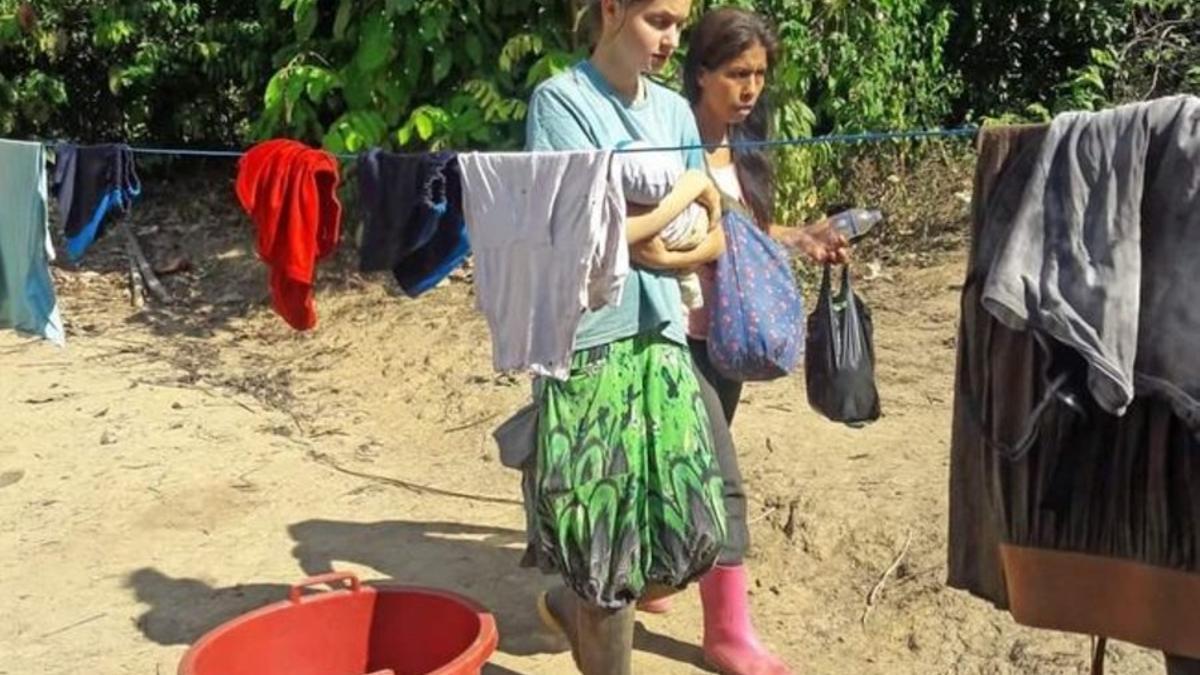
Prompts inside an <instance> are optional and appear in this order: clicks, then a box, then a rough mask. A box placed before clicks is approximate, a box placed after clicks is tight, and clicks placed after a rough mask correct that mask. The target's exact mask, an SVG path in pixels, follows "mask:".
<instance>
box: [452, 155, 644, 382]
mask: <svg viewBox="0 0 1200 675" xmlns="http://www.w3.org/2000/svg"><path fill="white" fill-rule="evenodd" d="M458 162H459V168H460V171H461V174H462V183H463V210H464V215H465V217H466V221H467V229H468V233H469V237H470V240H471V248H472V249H473V250H474V251H475V293H476V304H477V305H478V307H479V309H480V310H482V311H483V314H484V316H485V317H486V318H487V321H488V328H489V329H490V332H491V335H492V359H493V364H494V366H495V368H496V370H501V371H509V370H529V371H530V372H532V373H534V374H536V375H541V376H545V377H553V378H556V379H560V380H565V379H567V377H568V376H569V375H570V362H571V355H572V354H573V352H574V350H575V334H576V330H577V329H578V327H579V323H580V321H581V320H582V319H583V314H584V311H585V310H586V311H595V310H597V309H600V308H602V307H607V306H616V305H620V303H621V297H622V294H623V293H624V286H625V280H626V277H628V276H629V250H628V244H627V242H626V239H625V195H624V192H623V190H622V187H621V180H620V178H619V176H618V174H617V172H616V166H615V164H614V162H613V153H612V151H611V150H583V151H575V152H534V153H527V152H520V153H474V152H471V153H464V154H461V155H459V156H458Z"/></svg>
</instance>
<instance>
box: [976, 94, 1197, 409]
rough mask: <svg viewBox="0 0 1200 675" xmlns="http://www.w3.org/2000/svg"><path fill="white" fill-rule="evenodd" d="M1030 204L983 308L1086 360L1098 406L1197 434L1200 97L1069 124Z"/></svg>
mask: <svg viewBox="0 0 1200 675" xmlns="http://www.w3.org/2000/svg"><path fill="white" fill-rule="evenodd" d="M1021 202H1022V203H1021V205H1020V208H1019V210H1018V212H1017V216H1016V217H1015V218H1014V219H1013V223H1012V229H1011V231H1010V232H1009V234H1008V237H1007V242H1006V244H1005V245H1004V246H1003V248H1002V249H1001V250H1000V252H999V255H998V256H997V257H996V259H995V261H994V262H993V263H992V267H991V270H990V273H989V275H988V279H987V283H986V286H985V288H984V294H983V300H982V302H983V305H984V307H986V308H987V310H988V311H990V312H991V313H992V314H993V315H995V316H996V317H997V318H998V319H999V320H1000V321H1002V322H1004V323H1005V324H1006V325H1008V326H1010V327H1012V328H1014V329H1016V330H1025V329H1027V328H1030V329H1036V330H1041V331H1044V332H1045V333H1047V334H1049V335H1050V336H1052V337H1053V338H1055V339H1056V340H1058V341H1059V342H1061V343H1063V344H1064V345H1066V346H1068V347H1071V348H1072V349H1074V350H1076V351H1078V352H1079V354H1081V355H1082V356H1083V357H1084V358H1085V359H1086V361H1087V363H1088V387H1089V389H1090V390H1091V392H1092V395H1093V396H1094V397H1095V399H1096V402H1097V403H1098V404H1099V405H1100V406H1101V407H1102V408H1103V409H1105V410H1107V411H1109V412H1111V413H1113V414H1117V415H1120V414H1122V413H1123V412H1124V411H1125V408H1126V406H1128V405H1129V403H1130V401H1132V399H1133V396H1134V395H1135V394H1147V395H1157V396H1162V397H1164V398H1166V399H1167V400H1169V401H1170V403H1171V405H1172V407H1173V409H1174V411H1175V412H1176V414H1177V415H1179V416H1180V417H1181V418H1182V419H1184V420H1185V421H1187V423H1188V424H1189V425H1190V426H1192V428H1193V429H1200V400H1198V399H1200V358H1197V353H1200V274H1198V273H1197V271H1198V270H1200V99H1198V98H1195V97H1191V96H1177V97H1172V98H1165V99H1160V100H1157V101H1153V102H1149V103H1138V104H1132V105H1127V106H1122V107H1119V108H1116V109H1114V110H1109V111H1105V112H1101V113H1069V114H1065V115H1060V116H1059V117H1057V118H1055V120H1054V122H1053V124H1052V125H1051V128H1050V131H1049V133H1048V135H1047V137H1046V140H1045V141H1044V143H1043V146H1042V149H1041V156H1040V158H1039V160H1038V164H1037V167H1036V169H1035V173H1034V178H1033V179H1032V180H1031V181H1030V183H1029V187H1028V188H1027V189H1026V192H1025V194H1024V195H1023V197H1022V200H1021Z"/></svg>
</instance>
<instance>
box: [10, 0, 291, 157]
mask: <svg viewBox="0 0 1200 675" xmlns="http://www.w3.org/2000/svg"><path fill="white" fill-rule="evenodd" d="M262 9H264V6H263V5H262V4H261V3H256V2H245V1H238V0H224V1H223V2H208V3H200V2H192V1H189V0H151V1H149V2H139V1H137V0H115V1H112V2H104V3H97V2H92V1H90V0H55V1H54V2H50V1H45V2H41V3H35V4H31V3H28V2H23V1H22V2H19V1H17V0H0V133H3V134H15V135H41V136H67V137H79V138H85V139H87V140H96V139H103V138H114V137H120V138H126V139H159V140H168V139H169V140H174V141H190V142H215V143H232V142H236V141H237V140H238V138H239V137H240V136H242V135H244V133H245V131H246V130H247V128H248V122H247V121H248V120H249V119H250V118H251V116H252V115H253V111H254V109H255V108H256V107H257V105H256V104H257V99H258V97H259V96H260V94H259V93H258V92H261V91H262V87H263V85H264V84H265V82H266V77H267V76H268V74H269V71H270V67H271V63H270V54H271V52H272V51H273V49H275V48H276V46H277V29H278V26H277V25H275V24H274V23H272V22H271V21H270V20H269V19H270V18H271V16H272V15H271V14H270V13H265V14H264V13H261V12H260V10H262ZM264 17H265V18H266V19H268V20H264Z"/></svg>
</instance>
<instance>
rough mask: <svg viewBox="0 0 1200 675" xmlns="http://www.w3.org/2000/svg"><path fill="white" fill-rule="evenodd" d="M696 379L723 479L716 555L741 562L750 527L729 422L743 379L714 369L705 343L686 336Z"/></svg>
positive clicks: (726, 562)
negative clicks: (722, 522)
mask: <svg viewBox="0 0 1200 675" xmlns="http://www.w3.org/2000/svg"><path fill="white" fill-rule="evenodd" d="M688 342H689V346H690V347H691V351H692V363H693V365H694V370H695V371H696V379H697V380H699V381H700V396H701V397H702V398H703V399H704V408H705V409H706V410H707V412H708V417H709V419H710V420H711V422H712V433H713V445H714V449H715V450H716V454H717V463H718V464H720V466H721V474H722V475H723V476H724V479H725V489H724V497H725V516H726V523H727V527H728V535H727V537H726V540H725V547H724V548H723V549H721V554H720V556H718V558H717V563H718V564H720V565H724V566H734V565H740V564H742V561H743V559H744V558H745V557H746V550H747V549H749V548H750V528H749V527H748V526H747V524H746V492H745V490H743V489H742V473H741V471H739V470H738V462H737V448H735V447H734V445H733V435H732V434H730V433H729V425H730V423H731V422H732V421H733V414H734V412H735V411H736V410H737V404H738V399H739V398H740V397H741V395H742V383H741V382H736V381H733V380H728V379H725V378H724V377H722V376H721V375H720V374H719V373H717V372H716V371H715V370H714V369H713V367H712V363H711V362H710V361H709V360H708V344H707V343H706V342H704V341H701V340H689V341H688Z"/></svg>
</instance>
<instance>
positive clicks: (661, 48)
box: [602, 0, 692, 73]
mask: <svg viewBox="0 0 1200 675" xmlns="http://www.w3.org/2000/svg"><path fill="white" fill-rule="evenodd" d="M602 11H603V12H604V25H605V34H607V35H612V38H611V39H612V40H614V41H615V43H614V44H613V46H614V47H615V48H616V54H617V55H619V56H620V57H621V58H622V59H623V60H624V61H625V63H626V65H627V66H628V67H629V68H630V69H631V70H636V71H637V72H639V73H657V72H659V71H661V70H662V69H663V67H664V66H666V65H667V61H669V60H670V58H671V55H672V54H674V53H675V50H676V49H677V48H678V47H679V34H680V32H681V31H682V30H683V24H684V22H685V21H687V18H688V15H689V14H690V13H691V11H692V1H691V0H648V1H646V2H631V3H625V4H624V5H622V3H620V2H615V1H613V0H604V2H603V4H602Z"/></svg>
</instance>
